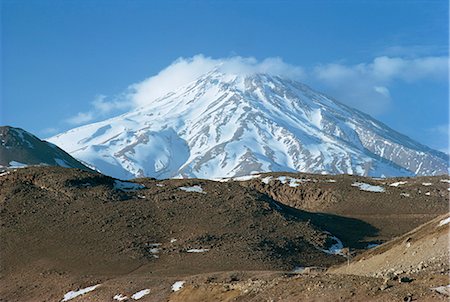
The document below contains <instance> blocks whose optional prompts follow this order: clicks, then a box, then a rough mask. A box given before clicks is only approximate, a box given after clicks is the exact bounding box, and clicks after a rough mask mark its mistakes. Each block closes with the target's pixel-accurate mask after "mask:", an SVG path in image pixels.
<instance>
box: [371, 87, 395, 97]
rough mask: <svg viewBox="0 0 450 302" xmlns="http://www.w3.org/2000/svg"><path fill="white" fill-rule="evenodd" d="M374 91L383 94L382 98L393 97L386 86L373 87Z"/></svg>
mask: <svg viewBox="0 0 450 302" xmlns="http://www.w3.org/2000/svg"><path fill="white" fill-rule="evenodd" d="M373 90H375V91H376V92H378V93H379V94H381V95H382V96H384V97H386V98H389V97H390V96H391V93H390V92H389V89H387V88H386V87H384V86H375V87H373Z"/></svg>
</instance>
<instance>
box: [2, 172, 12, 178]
mask: <svg viewBox="0 0 450 302" xmlns="http://www.w3.org/2000/svg"><path fill="white" fill-rule="evenodd" d="M8 174H10V172H9V171H6V172H3V173H0V177H2V176H6V175H8Z"/></svg>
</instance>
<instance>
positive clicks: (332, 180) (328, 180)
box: [325, 179, 336, 182]
mask: <svg viewBox="0 0 450 302" xmlns="http://www.w3.org/2000/svg"><path fill="white" fill-rule="evenodd" d="M325 181H326V182H336V180H334V179H327V180H325Z"/></svg>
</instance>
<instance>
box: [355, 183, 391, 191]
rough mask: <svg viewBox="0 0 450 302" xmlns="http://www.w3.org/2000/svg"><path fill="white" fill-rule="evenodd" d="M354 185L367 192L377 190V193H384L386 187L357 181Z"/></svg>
mask: <svg viewBox="0 0 450 302" xmlns="http://www.w3.org/2000/svg"><path fill="white" fill-rule="evenodd" d="M352 186H353V187H358V188H359V189H360V190H361V191H367V192H375V193H382V192H384V188H383V187H380V186H374V185H369V184H366V183H364V182H355V183H353V184H352Z"/></svg>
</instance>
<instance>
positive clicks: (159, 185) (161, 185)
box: [156, 184, 164, 187]
mask: <svg viewBox="0 0 450 302" xmlns="http://www.w3.org/2000/svg"><path fill="white" fill-rule="evenodd" d="M156 186H157V187H164V184H156Z"/></svg>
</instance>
